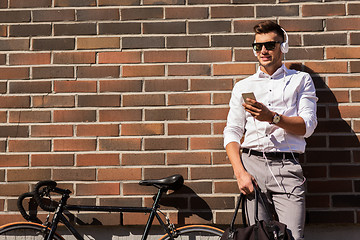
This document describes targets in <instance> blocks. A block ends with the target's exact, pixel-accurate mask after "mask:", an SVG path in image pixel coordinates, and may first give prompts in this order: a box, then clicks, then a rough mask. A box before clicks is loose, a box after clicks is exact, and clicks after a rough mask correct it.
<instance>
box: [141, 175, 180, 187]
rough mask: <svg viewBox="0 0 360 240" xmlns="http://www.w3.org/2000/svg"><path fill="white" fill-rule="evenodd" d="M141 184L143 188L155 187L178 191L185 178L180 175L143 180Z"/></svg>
mask: <svg viewBox="0 0 360 240" xmlns="http://www.w3.org/2000/svg"><path fill="white" fill-rule="evenodd" d="M139 184H140V185H142V186H154V187H157V188H167V189H171V190H176V189H179V188H180V187H181V186H182V185H183V184H184V178H183V176H181V175H180V174H175V175H172V176H169V177H166V178H161V179H149V180H141V181H140V182H139Z"/></svg>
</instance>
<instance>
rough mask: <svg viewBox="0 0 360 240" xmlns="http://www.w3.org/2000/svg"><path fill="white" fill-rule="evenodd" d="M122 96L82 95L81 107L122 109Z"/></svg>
mask: <svg viewBox="0 0 360 240" xmlns="http://www.w3.org/2000/svg"><path fill="white" fill-rule="evenodd" d="M120 98H121V97H120V95H80V96H78V106H79V107H120V104H121V99H120Z"/></svg>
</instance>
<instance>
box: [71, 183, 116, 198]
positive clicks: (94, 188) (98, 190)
mask: <svg viewBox="0 0 360 240" xmlns="http://www.w3.org/2000/svg"><path fill="white" fill-rule="evenodd" d="M76 189H77V194H78V195H79V196H94V195H119V194H120V183H90V184H77V185H76Z"/></svg>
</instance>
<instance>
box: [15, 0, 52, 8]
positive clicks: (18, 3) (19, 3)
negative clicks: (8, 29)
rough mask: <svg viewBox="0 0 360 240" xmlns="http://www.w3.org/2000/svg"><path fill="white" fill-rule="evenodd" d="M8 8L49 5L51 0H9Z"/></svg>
mask: <svg viewBox="0 0 360 240" xmlns="http://www.w3.org/2000/svg"><path fill="white" fill-rule="evenodd" d="M9 7H10V8H41V7H51V0H38V1H35V2H33V1H26V0H25V1H24V0H11V1H9Z"/></svg>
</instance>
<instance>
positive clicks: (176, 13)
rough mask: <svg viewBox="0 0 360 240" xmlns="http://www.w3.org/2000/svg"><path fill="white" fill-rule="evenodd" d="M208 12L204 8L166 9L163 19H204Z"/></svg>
mask: <svg viewBox="0 0 360 240" xmlns="http://www.w3.org/2000/svg"><path fill="white" fill-rule="evenodd" d="M208 16H209V10H208V8H206V7H196V8H191V7H189V6H187V7H168V8H165V19H206V18H208Z"/></svg>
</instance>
